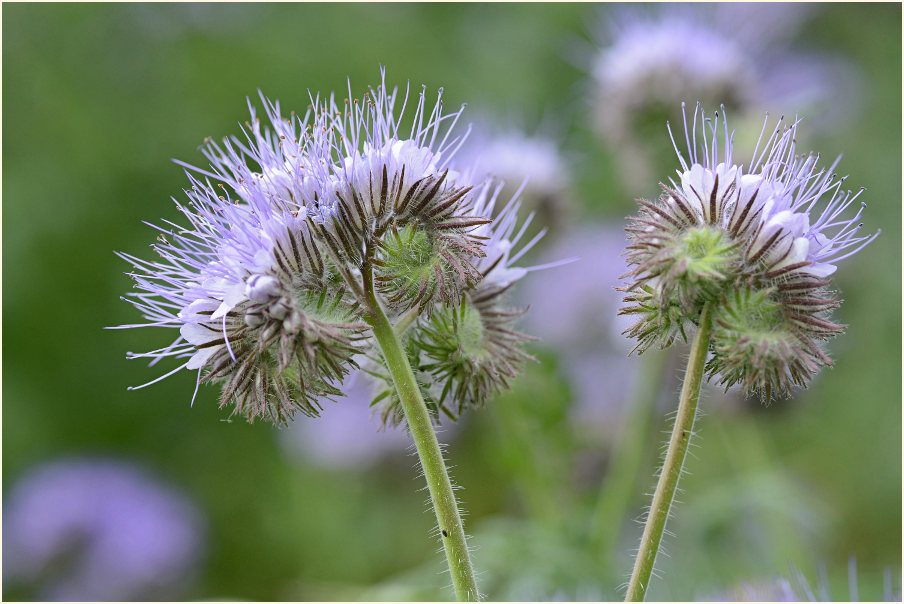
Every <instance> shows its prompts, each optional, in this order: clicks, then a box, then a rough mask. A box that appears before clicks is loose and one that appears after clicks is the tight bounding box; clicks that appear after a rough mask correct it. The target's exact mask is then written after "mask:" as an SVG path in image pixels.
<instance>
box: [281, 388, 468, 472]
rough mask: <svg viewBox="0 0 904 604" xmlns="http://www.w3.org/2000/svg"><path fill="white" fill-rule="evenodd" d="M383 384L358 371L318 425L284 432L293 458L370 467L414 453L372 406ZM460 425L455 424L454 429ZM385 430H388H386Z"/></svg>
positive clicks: (407, 438) (404, 437) (400, 431)
mask: <svg viewBox="0 0 904 604" xmlns="http://www.w3.org/2000/svg"><path fill="white" fill-rule="evenodd" d="M383 386H384V384H383V382H382V381H378V380H375V379H374V378H372V377H371V376H370V375H368V374H366V373H365V372H363V371H358V372H356V373H354V374H352V375H350V376H349V377H348V378H346V380H345V383H344V384H343V388H342V390H343V394H345V396H344V397H343V398H342V399H341V400H340V401H339V402H338V403H335V404H330V406H329V407H328V408H327V407H326V406H327V403H326V401H325V402H324V407H325V409H324V413H323V415H322V417H321V418H320V419H319V420H318V421H317V422H316V423H314V422H293V423H292V425H290V426H289V428H288V429H286V430H281V431H280V441H281V442H282V444H283V446H284V448H285V450H286V452H287V453H288V454H289V455H290V456H291V457H296V456H297V457H303V458H309V459H312V460H313V461H315V462H316V463H317V464H319V465H323V466H326V467H337V468H367V467H370V466H372V465H374V464H376V463H377V462H379V461H380V460H382V459H385V458H387V457H390V456H393V455H399V454H402V453H405V452H408V451H410V448H411V437H410V436H409V435H408V434H407V432H406V431H405V430H403V429H402V428H400V427H397V426H384V424H383V422H381V421H380V418H379V417H376V416H375V411H374V409H373V408H372V407H371V406H370V403H371V401H372V400H373V399H374V396H376V394H377V393H378V388H381V387H383ZM457 425H458V424H455V423H453V424H452V428H453V429H454V428H455V426H457ZM384 428H385V429H384Z"/></svg>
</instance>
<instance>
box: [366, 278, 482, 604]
mask: <svg viewBox="0 0 904 604" xmlns="http://www.w3.org/2000/svg"><path fill="white" fill-rule="evenodd" d="M367 298H368V307H369V308H368V313H367V314H368V318H367V321H368V322H369V323H370V325H371V327H372V328H373V333H374V337H375V338H376V340H377V344H378V345H379V347H380V350H381V352H382V353H383V358H384V359H385V360H386V365H387V367H388V368H389V371H390V373H391V374H392V379H393V382H394V384H395V387H396V390H397V391H398V394H399V399H400V400H401V402H402V408H403V410H404V413H405V420H406V422H407V423H408V429H409V430H410V431H411V436H412V438H413V439H414V444H415V446H416V448H417V454H418V457H419V458H420V462H421V467H422V468H423V469H424V477H425V478H426V479H427V486H428V488H429V489H430V499H431V500H432V502H433V509H434V511H435V512H436V521H437V522H438V523H439V530H440V535H441V538H442V541H443V547H444V548H445V550H446V558H447V559H448V562H449V572H450V573H451V575H452V585H453V587H454V588H455V595H456V597H457V598H458V600H459V601H461V602H475V601H477V600H478V591H477V582H476V581H475V579H474V569H473V568H472V566H471V559H470V555H469V553H468V545H467V541H466V539H465V531H464V526H463V525H462V522H461V516H460V514H459V513H458V504H457V502H456V501H455V494H454V493H453V491H452V482H451V481H450V480H449V474H448V472H447V471H446V464H445V462H444V461H443V455H442V452H441V451H440V448H439V441H437V439H436V432H434V430H433V424H432V422H431V420H430V414H429V413H428V411H427V406H426V405H425V404H424V399H423V398H422V397H421V392H420V389H419V388H418V385H417V382H416V381H415V378H414V372H413V371H412V370H411V364H410V363H409V362H408V357H407V356H406V355H405V351H404V350H403V349H402V345H401V343H400V342H399V338H398V335H397V334H396V330H395V329H394V328H393V326H392V325H391V324H390V323H389V319H387V317H386V314H385V313H384V312H383V309H382V308H381V307H380V304H379V302H378V301H377V299H376V297H375V296H374V294H373V291H372V290H371V291H369V292H368V296H367Z"/></svg>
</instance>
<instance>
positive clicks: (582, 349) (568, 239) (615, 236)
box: [520, 225, 636, 427]
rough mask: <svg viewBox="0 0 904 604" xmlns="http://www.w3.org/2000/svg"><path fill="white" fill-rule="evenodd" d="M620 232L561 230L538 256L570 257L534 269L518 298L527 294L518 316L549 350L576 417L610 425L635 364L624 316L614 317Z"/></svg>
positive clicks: (604, 227)
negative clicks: (565, 380) (526, 306)
mask: <svg viewBox="0 0 904 604" xmlns="http://www.w3.org/2000/svg"><path fill="white" fill-rule="evenodd" d="M624 247H625V234H624V231H623V230H622V229H621V228H620V227H617V226H614V225H613V226H607V225H592V226H588V227H585V228H581V229H573V230H570V231H566V232H563V234H562V236H561V237H560V238H559V241H558V242H557V243H556V244H555V245H553V246H552V247H550V248H549V249H548V250H545V251H544V253H543V254H542V255H541V256H540V257H539V258H538V261H540V262H542V261H544V260H547V259H548V260H553V259H555V258H562V257H572V258H577V259H578V260H577V261H575V262H573V263H570V264H567V265H565V266H562V267H561V268H558V269H556V270H555V271H542V272H540V273H538V274H537V275H535V276H534V277H533V278H531V279H530V280H529V281H527V282H525V286H524V288H523V289H522V290H521V296H520V297H521V298H522V299H523V300H524V301H525V302H527V301H530V304H531V312H530V313H529V314H528V315H527V317H526V318H525V323H526V325H527V327H528V328H529V329H530V331H531V333H534V334H536V335H537V336H539V338H540V340H541V342H542V344H543V345H545V346H548V347H551V348H553V349H555V350H556V351H557V352H558V353H559V354H560V355H561V358H562V361H563V362H562V364H561V367H562V370H563V371H565V372H566V373H567V374H568V376H569V378H570V381H571V383H572V384H573V387H574V396H575V400H576V403H577V413H578V419H579V421H581V422H582V423H583V422H586V421H592V422H594V423H599V424H600V426H602V427H606V426H609V427H611V426H614V425H616V424H615V423H614V422H612V421H611V420H612V419H613V417H617V415H618V413H619V412H620V409H621V406H622V402H623V401H625V400H627V399H628V398H629V397H628V395H629V393H630V388H631V382H632V376H633V374H634V371H635V369H636V363H632V362H631V361H630V359H629V358H628V352H629V351H630V349H631V347H630V345H628V343H627V342H626V341H625V338H624V336H623V335H622V332H623V331H624V330H625V329H627V328H628V327H630V325H631V323H632V321H631V320H630V319H627V318H625V317H621V316H618V308H619V306H620V304H621V295H620V294H619V293H618V292H617V291H616V289H615V288H616V287H618V286H619V284H620V280H619V277H620V276H621V275H622V274H624V273H625V271H626V270H627V264H626V263H625V261H624V258H623V257H622V251H623V250H624Z"/></svg>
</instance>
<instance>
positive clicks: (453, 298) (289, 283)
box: [120, 76, 537, 423]
mask: <svg viewBox="0 0 904 604" xmlns="http://www.w3.org/2000/svg"><path fill="white" fill-rule="evenodd" d="M261 100H262V102H263V103H264V107H265V113H266V118H267V120H268V122H269V127H267V126H263V125H262V124H261V120H260V119H259V118H258V117H257V116H256V113H255V110H254V108H253V107H251V120H250V121H249V122H246V123H245V127H244V128H243V137H241V138H240V137H231V138H227V139H224V140H223V141H222V143H217V142H213V141H210V140H208V141H207V143H206V145H205V147H204V150H203V151H204V155H205V156H206V158H207V159H208V161H209V163H210V165H209V168H208V169H201V168H195V167H192V166H189V165H187V164H183V165H185V167H186V168H188V177H189V180H190V184H191V187H190V189H188V190H186V191H185V194H186V195H187V197H188V199H189V202H188V203H187V204H181V203H179V202H176V203H177V206H178V208H179V210H180V211H181V212H182V214H183V215H184V217H185V219H186V221H187V223H188V224H187V226H179V225H176V224H174V223H169V222H166V223H164V224H162V225H151V226H153V227H154V228H155V229H157V230H159V231H160V236H159V237H158V240H159V242H160V243H159V244H158V245H155V246H154V250H155V251H156V252H157V254H158V255H159V256H160V259H159V260H156V261H146V260H142V259H140V258H137V257H135V256H132V255H129V254H120V255H121V257H123V258H124V259H125V260H127V261H128V262H130V263H131V264H132V265H133V266H134V267H135V270H134V271H133V272H132V273H131V276H132V277H133V279H134V281H135V284H136V289H137V290H138V291H136V292H133V293H131V294H129V295H128V298H127V299H128V301H129V302H131V303H132V304H134V305H135V306H136V307H137V308H138V309H139V310H141V311H142V313H143V314H144V317H145V319H146V321H147V322H146V323H143V324H136V325H124V326H122V327H127V328H128V327H138V326H142V325H149V326H161V327H169V328H176V329H178V330H179V337H178V338H177V339H176V340H175V341H174V342H173V343H172V344H171V345H169V346H167V347H164V348H161V349H158V350H154V351H151V352H147V353H140V354H131V355H130V356H131V357H132V358H150V359H152V363H151V364H154V363H156V362H158V361H159V360H161V359H164V358H170V357H172V358H175V359H177V360H178V361H179V362H180V365H179V366H178V367H176V368H175V369H173V370H172V371H170V372H169V373H167V374H166V375H164V376H162V377H161V378H158V380H159V379H163V377H167V376H168V375H171V374H172V373H175V372H177V371H179V370H181V369H188V370H197V371H198V383H199V384H200V382H202V381H221V382H223V394H222V397H221V406H224V405H226V404H228V403H229V402H230V401H234V403H235V409H236V412H237V413H241V414H243V415H245V416H247V417H248V418H249V419H253V418H255V417H265V418H268V419H270V420H272V421H274V422H278V423H284V422H286V421H287V420H288V419H289V418H290V417H291V416H292V415H293V414H294V413H295V412H296V411H301V412H302V413H305V414H308V415H316V414H317V413H318V412H319V411H320V408H321V402H320V401H321V400H323V399H324V398H325V397H326V398H329V397H332V396H337V395H340V394H341V389H340V386H341V383H342V381H343V379H344V378H345V376H347V375H348V373H349V372H350V371H353V370H355V369H356V368H357V365H358V359H360V358H363V357H362V355H370V356H376V355H374V354H373V353H372V351H371V348H372V345H371V341H370V339H369V330H368V327H369V326H368V317H369V315H368V312H369V311H368V309H369V308H370V309H372V308H373V305H374V304H379V305H380V306H381V307H383V308H384V309H385V310H386V311H387V312H388V313H389V314H390V315H391V316H395V317H397V318H401V317H403V316H404V315H405V313H410V312H416V313H419V314H420V315H423V317H424V318H425V319H426V318H427V317H429V316H430V315H431V314H433V312H434V310H436V309H443V308H448V307H453V306H457V305H459V304H461V303H463V302H468V303H474V304H477V303H478V302H479V303H480V304H481V308H482V309H483V310H481V311H480V317H481V321H490V318H491V317H498V316H500V315H498V314H493V313H498V312H506V311H505V310H504V309H502V308H501V307H499V306H498V305H499V304H500V303H501V300H502V299H503V296H502V294H503V292H504V291H505V290H507V289H508V286H509V285H511V283H512V282H514V281H516V280H518V279H520V278H521V277H522V276H523V275H524V274H525V273H526V272H527V270H529V269H523V268H517V267H515V266H514V263H515V262H517V261H518V260H519V259H520V258H521V256H522V255H523V253H524V252H525V251H526V250H527V249H529V248H530V247H531V246H532V245H533V243H535V242H536V239H537V238H534V239H533V240H532V241H531V242H529V243H528V244H527V245H525V246H524V247H523V248H522V249H521V250H520V251H518V250H516V249H515V247H516V246H517V245H518V243H519V239H520V238H521V236H522V235H523V233H524V230H525V228H526V225H527V223H525V224H524V225H523V226H521V227H517V222H518V221H517V216H516V213H517V211H518V208H519V202H518V201H517V200H516V199H512V200H511V202H509V203H508V204H506V205H505V206H504V207H503V208H502V209H501V210H499V211H498V212H494V208H495V207H496V198H497V196H498V193H499V186H500V185H499V183H497V182H495V181H494V180H492V179H490V178H475V177H474V176H473V175H475V174H478V173H481V174H482V173H483V172H482V171H481V170H479V169H478V168H477V167H476V166H461V165H458V164H457V163H456V162H455V152H456V150H457V149H458V148H459V147H460V146H461V144H462V142H463V140H464V138H465V136H466V135H467V132H465V133H463V134H461V135H459V134H456V132H455V125H456V123H457V122H458V121H459V119H460V117H461V114H462V111H463V107H462V108H461V109H458V110H457V111H454V112H452V113H444V110H443V103H442V91H440V94H439V95H438V96H437V100H436V102H435V104H434V105H433V106H432V109H431V108H430V105H429V104H428V103H427V101H426V95H425V93H424V92H422V93H421V94H420V95H419V97H418V102H417V104H416V106H415V108H414V115H413V117H412V118H411V125H410V129H408V127H403V125H402V117H403V115H404V113H405V106H406V104H407V102H408V100H409V96H408V94H407V92H406V94H405V95H404V97H402V96H401V95H399V94H397V91H395V90H392V91H389V90H387V88H386V84H385V76H384V80H383V83H382V84H381V85H380V86H379V87H378V88H376V89H370V90H369V91H368V92H367V93H365V94H364V95H363V97H362V98H360V99H355V98H353V97H352V94H351V88H350V87H349V96H348V98H346V99H344V101H343V102H342V103H340V102H338V101H337V99H336V97H335V96H330V97H329V98H328V99H321V98H319V97H316V98H312V99H311V100H312V103H311V105H310V106H309V109H308V111H307V113H306V114H305V115H303V116H300V115H296V114H294V113H291V114H290V115H289V116H288V117H285V116H284V115H283V113H282V111H281V109H280V107H279V104H278V103H271V102H269V101H268V100H267V99H265V98H264V97H263V96H262V97H261ZM528 222H529V219H528ZM371 296H376V298H374V299H371ZM377 299H378V300H379V302H376V300H377ZM484 302H486V303H487V304H484ZM487 313H489V314H487ZM490 322H491V321H490ZM416 327H417V326H416ZM481 333H482V334H484V336H485V337H483V336H482V339H481V340H480V342H481V343H480V345H479V346H478V348H479V350H477V349H475V350H474V353H475V354H477V355H478V356H482V355H483V354H484V352H487V351H486V350H484V349H483V345H484V344H488V345H491V344H492V341H493V338H495V337H499V336H500V334H502V337H504V338H505V339H506V345H505V346H503V347H502V348H498V347H496V348H495V349H494V350H495V352H493V351H490V352H489V353H488V354H490V355H491V356H492V355H494V354H497V353H499V352H501V351H502V350H505V351H506V354H509V353H511V354H515V353H514V352H512V350H517V344H519V343H520V342H521V341H522V340H523V338H522V337H521V336H520V335H519V334H517V332H514V331H511V330H509V329H508V328H507V327H504V328H501V329H500V326H499V325H498V324H497V325H495V326H494V327H493V328H492V329H489V328H488V329H485V330H483V329H482V328H481ZM456 337H457V336H456ZM510 348H511V350H510ZM515 356H519V355H517V354H515ZM377 360H379V358H378V357H377ZM515 365H517V363H514V364H513V363H510V362H506V361H505V360H504V359H503V363H501V365H500V366H505V367H506V368H507V369H511V368H512V367H514V366H515ZM443 375H446V374H443ZM450 379H451V378H450ZM454 379H456V380H463V381H465V382H467V381H468V380H469V379H470V376H469V375H465V374H461V373H456V377H455V378H454ZM156 381H157V380H154V381H152V382H149V384H152V383H154V382H156ZM494 383H501V382H498V381H497V382H494ZM470 384H471V385H474V383H473V380H472V382H470ZM145 385H148V384H145ZM491 390H493V389H492V388H490V389H485V388H480V389H479V391H480V395H481V396H485V395H487V394H489V393H490V391H491ZM196 392H197V389H196Z"/></svg>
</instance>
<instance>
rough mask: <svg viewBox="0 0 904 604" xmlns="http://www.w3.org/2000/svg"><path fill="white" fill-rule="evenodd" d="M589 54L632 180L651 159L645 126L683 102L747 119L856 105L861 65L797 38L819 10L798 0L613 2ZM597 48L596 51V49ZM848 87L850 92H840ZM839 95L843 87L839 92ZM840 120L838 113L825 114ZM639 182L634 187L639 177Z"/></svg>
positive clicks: (644, 176) (606, 125)
mask: <svg viewBox="0 0 904 604" xmlns="http://www.w3.org/2000/svg"><path fill="white" fill-rule="evenodd" d="M605 10H606V13H605V14H603V15H601V17H602V19H601V20H602V21H603V23H601V24H600V26H599V27H598V28H597V30H596V31H595V32H594V33H595V36H596V44H597V48H598V50H597V51H596V52H595V54H594V55H593V56H592V57H590V56H587V57H585V58H584V61H585V65H587V66H588V69H589V71H590V74H591V76H592V78H593V92H592V95H593V106H594V116H595V122H596V129H597V131H598V133H599V134H600V136H602V137H603V138H604V139H605V140H606V141H607V142H608V143H609V144H610V146H611V147H612V149H613V150H614V151H617V153H616V155H617V157H618V158H619V159H620V161H621V164H622V169H623V170H624V171H625V176H626V177H627V178H628V179H629V183H631V184H632V186H633V185H637V186H642V185H643V184H644V180H649V179H650V177H651V170H652V169H653V166H652V165H651V163H652V161H653V160H652V157H651V155H650V153H651V152H650V149H649V148H648V145H647V144H646V143H645V141H644V137H645V136H646V135H647V134H648V130H645V129H644V127H645V126H652V127H654V128H655V127H658V125H659V124H661V122H662V121H663V119H668V118H672V117H674V113H673V111H674V110H673V108H674V107H677V106H678V104H679V103H681V102H690V103H694V102H702V103H703V104H708V105H725V106H727V107H728V108H729V109H730V110H732V111H733V113H734V114H735V115H737V116H740V117H741V119H744V118H745V117H747V116H750V117H754V118H756V117H758V116H760V115H762V113H763V112H764V111H769V110H771V111H776V112H780V113H781V112H784V113H789V114H793V113H796V112H798V111H806V112H808V113H811V114H814V115H821V114H826V113H827V112H830V113H832V115H833V116H835V118H838V117H840V116H844V115H850V114H851V106H852V105H853V104H854V103H855V99H853V98H848V99H845V98H844V96H845V95H847V96H850V95H851V94H853V92H852V91H856V90H857V89H858V87H857V86H856V85H855V83H856V79H857V76H856V72H855V71H854V70H853V68H852V67H851V66H849V65H848V64H847V63H846V62H844V61H842V60H841V59H839V58H835V57H831V56H828V55H826V54H824V53H805V52H801V51H800V50H799V49H797V48H793V47H792V45H791V43H792V41H793V40H794V38H795V36H796V34H797V33H798V32H799V30H800V29H801V28H802V26H803V25H804V23H805V22H806V21H807V20H808V19H809V17H810V15H811V14H812V13H813V12H814V11H813V8H812V6H806V5H799V4H782V3H779V4H743V3H742V4H731V3H729V4H667V5H656V6H640V5H618V6H615V7H611V8H610V7H607V8H606V9H605ZM588 54H589V53H588ZM839 91H842V92H839ZM839 95H840V96H839ZM827 121H828V122H829V123H834V125H837V119H832V120H831V121H829V120H827ZM635 188H636V187H635Z"/></svg>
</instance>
